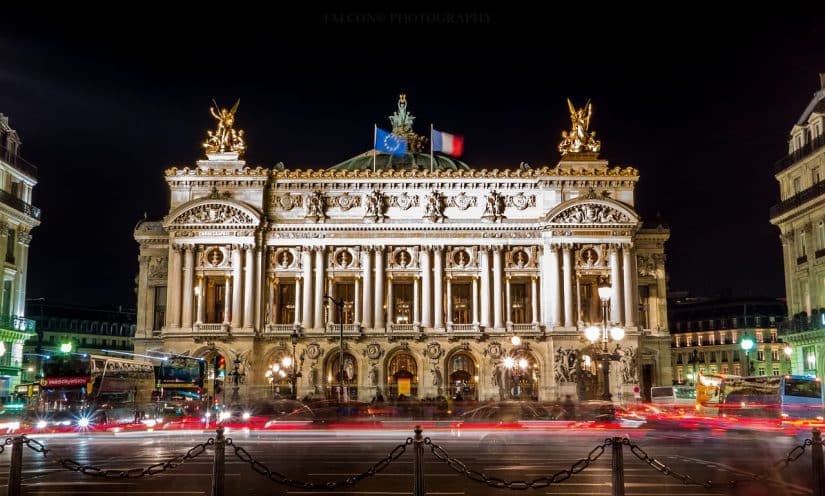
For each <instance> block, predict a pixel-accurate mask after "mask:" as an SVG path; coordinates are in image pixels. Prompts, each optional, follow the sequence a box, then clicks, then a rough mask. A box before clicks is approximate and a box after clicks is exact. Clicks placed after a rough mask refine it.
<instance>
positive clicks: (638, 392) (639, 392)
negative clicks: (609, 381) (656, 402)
mask: <svg viewBox="0 0 825 496" xmlns="http://www.w3.org/2000/svg"><path fill="white" fill-rule="evenodd" d="M633 396H635V397H636V399H637V400H638V399H639V398H641V397H642V389H641V388H640V387H639V386H633Z"/></svg>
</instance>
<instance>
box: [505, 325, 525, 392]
mask: <svg viewBox="0 0 825 496" xmlns="http://www.w3.org/2000/svg"><path fill="white" fill-rule="evenodd" d="M510 344H512V345H513V347H514V349H513V351H511V352H510V353H509V354H508V355H507V356H506V357H504V360H502V365H503V366H504V370H506V375H507V377H506V381H505V385H504V386H505V388H507V397H509V398H513V397H518V396H520V394H513V389H514V387H513V376H514V375H516V376H518V377H522V376H523V375H524V374H525V373H526V372H527V368H528V367H529V366H530V362H528V361H527V359H526V358H524V357H521V358H518V357H517V355H516V353H515V347H518V346H521V338H520V337H518V336H513V337H511V338H510Z"/></svg>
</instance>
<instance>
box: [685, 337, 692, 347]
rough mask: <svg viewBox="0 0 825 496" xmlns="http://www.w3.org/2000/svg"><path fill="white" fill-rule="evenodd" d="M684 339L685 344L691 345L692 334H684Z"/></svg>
mask: <svg viewBox="0 0 825 496" xmlns="http://www.w3.org/2000/svg"><path fill="white" fill-rule="evenodd" d="M685 341H686V342H687V346H693V336H692V335H690V334H688V335H687V336H685Z"/></svg>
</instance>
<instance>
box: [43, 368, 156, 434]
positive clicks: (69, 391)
mask: <svg viewBox="0 0 825 496" xmlns="http://www.w3.org/2000/svg"><path fill="white" fill-rule="evenodd" d="M154 388H155V381H154V367H153V366H152V363H151V362H147V361H140V360H132V359H126V358H115V357H110V356H102V355H87V354H77V353H67V354H55V355H52V356H51V358H49V359H48V360H46V361H45V362H44V363H43V378H42V379H41V380H40V404H39V407H38V409H37V414H38V416H39V417H40V421H39V422H38V424H40V426H41V427H45V425H43V424H44V423H45V424H49V423H51V424H53V425H64V426H68V425H72V426H76V427H80V428H86V427H88V426H89V425H91V424H92V423H97V424H107V423H108V424H113V423H129V422H135V421H140V420H142V419H143V418H144V417H145V416H147V415H152V414H153V405H152V392H153V391H154Z"/></svg>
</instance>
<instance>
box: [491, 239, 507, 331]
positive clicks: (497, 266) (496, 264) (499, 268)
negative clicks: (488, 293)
mask: <svg viewBox="0 0 825 496" xmlns="http://www.w3.org/2000/svg"><path fill="white" fill-rule="evenodd" d="M503 251H504V250H502V248H501V247H500V246H496V247H494V248H493V327H495V328H496V329H501V328H503V327H504V320H503V319H502V315H501V306H502V305H501V296H502V293H504V265H503V262H502V255H503Z"/></svg>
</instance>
